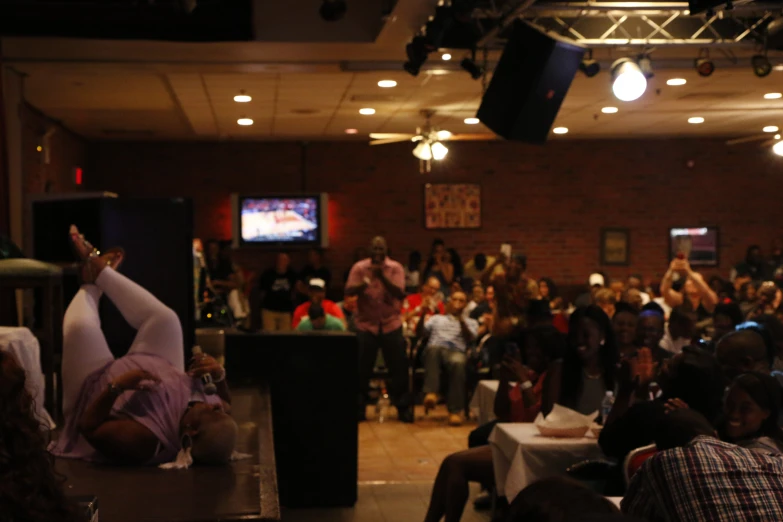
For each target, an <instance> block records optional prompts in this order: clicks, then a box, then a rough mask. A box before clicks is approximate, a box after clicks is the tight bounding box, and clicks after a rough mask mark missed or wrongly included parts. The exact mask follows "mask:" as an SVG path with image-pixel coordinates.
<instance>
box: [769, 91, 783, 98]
mask: <svg viewBox="0 0 783 522" xmlns="http://www.w3.org/2000/svg"><path fill="white" fill-rule="evenodd" d="M780 98H783V93H779V92H768V93H767V94H765V95H764V99H765V100H778V99H780Z"/></svg>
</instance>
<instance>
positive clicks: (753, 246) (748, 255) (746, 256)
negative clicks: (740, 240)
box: [745, 245, 761, 264]
mask: <svg viewBox="0 0 783 522" xmlns="http://www.w3.org/2000/svg"><path fill="white" fill-rule="evenodd" d="M754 250H758V251H759V253H761V247H760V246H758V245H750V246H749V247H748V249H747V250H746V251H745V262H746V263H748V264H750V253H751V252H753V251H754Z"/></svg>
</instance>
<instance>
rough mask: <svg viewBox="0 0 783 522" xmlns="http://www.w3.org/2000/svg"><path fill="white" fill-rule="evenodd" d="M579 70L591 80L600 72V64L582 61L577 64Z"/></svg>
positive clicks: (592, 61) (590, 60) (593, 61)
mask: <svg viewBox="0 0 783 522" xmlns="http://www.w3.org/2000/svg"><path fill="white" fill-rule="evenodd" d="M579 70H580V71H582V73H583V74H584V75H585V76H587V77H588V78H592V77H593V76H595V75H596V74H598V73H599V72H601V64H600V63H598V62H597V61H596V60H592V59H589V60H582V61H581V62H580V63H579Z"/></svg>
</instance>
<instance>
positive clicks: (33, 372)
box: [0, 326, 55, 429]
mask: <svg viewBox="0 0 783 522" xmlns="http://www.w3.org/2000/svg"><path fill="white" fill-rule="evenodd" d="M0 350H1V351H3V352H10V353H12V354H13V355H14V357H16V360H17V362H18V363H19V365H20V366H21V367H22V368H24V371H25V374H26V379H25V388H27V391H28V393H30V395H31V396H32V397H33V401H34V404H35V412H36V416H37V417H38V419H40V420H41V424H42V425H43V427H44V428H45V429H52V428H54V426H55V425H54V421H53V420H52V418H51V417H50V416H49V413H48V412H47V411H46V409H45V408H44V388H45V383H44V376H43V372H42V371H41V346H40V345H39V344H38V339H36V338H35V336H34V335H33V333H32V332H31V331H30V330H28V329H27V328H9V327H4V326H0Z"/></svg>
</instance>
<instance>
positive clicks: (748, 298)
mask: <svg viewBox="0 0 783 522" xmlns="http://www.w3.org/2000/svg"><path fill="white" fill-rule="evenodd" d="M737 301H738V302H739V307H740V311H741V312H742V317H747V316H748V314H749V313H750V311H751V310H753V309H755V308H756V303H757V301H758V295H757V289H756V284H755V283H753V282H752V281H748V282H747V283H743V284H742V286H741V287H740V289H739V292H738V293H737Z"/></svg>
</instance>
